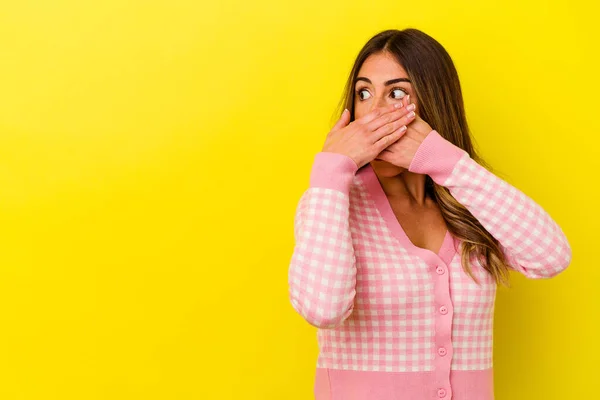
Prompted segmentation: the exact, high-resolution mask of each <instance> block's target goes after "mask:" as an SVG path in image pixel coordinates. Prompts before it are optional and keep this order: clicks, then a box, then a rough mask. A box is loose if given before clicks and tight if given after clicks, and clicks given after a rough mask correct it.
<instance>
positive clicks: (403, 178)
mask: <svg viewBox="0 0 600 400" xmlns="http://www.w3.org/2000/svg"><path fill="white" fill-rule="evenodd" d="M426 177H427V176H426V175H424V174H415V173H414V172H410V171H408V170H404V171H402V172H401V173H400V174H398V175H393V176H379V175H377V179H378V180H379V183H380V184H381V187H382V189H383V191H384V192H385V194H386V196H388V197H393V198H397V199H405V200H406V201H408V202H410V203H414V204H415V205H420V206H422V205H424V204H425V202H426V200H427V196H426V192H425V179H426Z"/></svg>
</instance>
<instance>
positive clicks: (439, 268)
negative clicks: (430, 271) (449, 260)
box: [435, 265, 446, 275]
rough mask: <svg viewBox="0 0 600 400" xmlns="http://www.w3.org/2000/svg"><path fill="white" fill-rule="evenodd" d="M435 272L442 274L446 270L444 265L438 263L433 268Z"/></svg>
mask: <svg viewBox="0 0 600 400" xmlns="http://www.w3.org/2000/svg"><path fill="white" fill-rule="evenodd" d="M435 272H437V274H438V275H442V274H443V273H444V272H446V270H445V269H444V267H440V266H439V265H438V267H437V268H436V269H435Z"/></svg>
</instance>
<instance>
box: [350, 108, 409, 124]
mask: <svg viewBox="0 0 600 400" xmlns="http://www.w3.org/2000/svg"><path fill="white" fill-rule="evenodd" d="M400 107H402V106H401V103H395V104H391V105H389V106H384V107H377V108H375V109H374V110H372V111H371V112H369V113H367V114H366V115H365V116H363V117H361V118H359V119H358V120H357V121H358V122H359V123H361V124H368V123H370V122H371V121H374V120H375V119H377V118H379V117H381V116H383V115H387V114H389V113H391V112H394V111H395V110H397V109H398V108H400Z"/></svg>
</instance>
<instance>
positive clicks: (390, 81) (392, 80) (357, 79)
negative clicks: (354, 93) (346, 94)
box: [355, 76, 410, 86]
mask: <svg viewBox="0 0 600 400" xmlns="http://www.w3.org/2000/svg"><path fill="white" fill-rule="evenodd" d="M358 81H365V82H367V83H370V84H372V82H371V80H370V79H369V78H365V77H364V76H359V77H358V78H356V82H358ZM356 82H355V84H356ZM398 82H408V83H410V79H408V78H396V79H390V80H389V81H385V82H384V83H383V84H384V85H385V86H389V85H392V84H394V83H398Z"/></svg>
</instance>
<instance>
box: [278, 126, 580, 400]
mask: <svg viewBox="0 0 600 400" xmlns="http://www.w3.org/2000/svg"><path fill="white" fill-rule="evenodd" d="M409 171H412V172H415V173H419V174H427V175H429V176H430V177H431V178H432V179H433V180H434V181H435V182H436V183H438V184H440V185H442V186H444V187H447V188H448V189H449V190H450V192H451V194H452V196H453V197H454V198H455V199H456V200H458V201H459V202H460V203H461V204H463V205H464V206H465V207H466V208H467V209H468V210H469V211H470V212H471V213H472V214H473V215H474V216H475V218H477V219H478V220H479V222H480V223H481V224H482V225H483V226H484V227H485V228H486V229H487V230H488V232H490V233H491V234H492V235H493V236H494V237H495V238H496V239H498V241H499V242H500V245H501V248H502V250H503V252H504V253H505V254H506V256H507V259H508V260H509V262H510V265H511V267H512V268H513V269H514V270H516V271H519V272H520V273H522V274H524V275H525V276H527V277H529V278H549V277H552V276H554V275H556V274H558V273H559V272H561V271H562V270H564V269H565V268H566V267H567V266H568V265H569V263H570V261H571V248H570V245H569V243H568V241H567V238H566V237H565V235H564V233H563V232H562V230H561V228H560V227H559V226H558V225H557V224H556V223H555V221H554V220H553V219H552V218H551V217H550V216H549V215H548V214H547V213H546V212H545V211H544V210H543V209H542V208H541V207H540V206H539V205H538V204H537V203H535V202H534V201H533V200H532V199H530V198H529V197H527V196H526V195H525V194H524V193H522V192H521V191H519V190H518V189H516V188H515V187H513V186H511V185H510V184H508V183H507V182H505V181H503V180H502V179H500V178H498V177H497V176H495V175H494V174H492V173H491V172H489V171H488V170H487V169H485V168H484V167H482V166H481V165H479V164H478V163H476V162H475V161H474V160H473V159H471V157H470V156H469V154H468V153H467V152H465V151H464V150H462V149H461V148H459V147H457V146H455V145H454V144H452V143H451V142H449V141H448V140H446V139H444V138H443V137H442V136H441V135H440V134H439V133H438V132H436V131H432V132H431V133H430V134H429V135H428V136H427V137H426V138H425V140H424V141H423V143H422V144H421V145H420V146H419V148H418V151H417V153H416V154H415V157H414V159H413V161H412V163H411V164H410V167H409ZM294 235H295V240H296V244H295V247H294V252H293V255H292V258H291V263H290V266H289V275H288V276H289V294H290V300H291V303H292V305H293V307H294V309H295V310H296V311H297V312H298V313H299V314H300V315H301V316H302V317H303V318H304V319H306V321H308V322H309V323H310V324H311V325H314V326H315V327H317V328H319V329H318V330H317V338H318V344H319V356H318V359H317V363H316V364H317V365H316V376H315V385H314V393H315V398H316V400H421V399H431V400H434V399H435V400H439V399H442V400H449V399H453V400H491V399H493V398H494V393H493V392H494V391H493V373H492V333H493V327H492V324H493V312H494V301H495V295H496V285H495V283H494V281H493V280H492V279H491V277H490V276H489V274H488V273H487V272H486V271H485V270H484V269H483V268H482V267H481V264H480V263H479V261H478V260H477V259H476V258H474V257H471V266H472V269H473V272H474V274H475V275H476V276H477V277H478V279H479V280H480V282H481V285H478V284H477V283H475V282H474V281H473V280H472V279H471V278H470V277H469V276H468V275H466V273H465V272H464V271H463V268H462V264H461V257H460V254H461V253H460V251H461V241H459V240H458V239H456V238H455V237H454V236H452V235H451V234H450V233H449V232H446V236H445V239H444V242H443V244H442V246H441V248H440V250H439V252H438V253H437V254H436V253H434V252H432V251H430V250H427V249H423V248H420V247H417V246H415V245H414V244H412V242H411V241H410V239H409V238H408V236H407V235H406V233H405V232H404V231H403V230H402V227H401V225H400V224H399V222H398V220H397V219H396V217H395V216H394V213H393V211H392V208H391V206H390V204H389V202H388V200H387V197H386V195H385V193H384V192H383V189H382V187H381V185H380V183H379V181H378V179H377V176H376V175H375V172H374V171H373V169H372V168H371V166H370V164H367V165H365V166H364V167H363V168H361V169H358V168H357V166H356V164H355V163H354V161H352V159H350V158H349V157H347V156H345V155H341V154H337V153H330V152H320V153H318V154H317V155H316V157H315V161H314V164H313V168H312V172H311V176H310V187H309V188H308V189H307V190H306V191H305V192H304V194H303V195H302V197H301V199H300V201H299V204H298V207H297V210H296V215H295V220H294Z"/></svg>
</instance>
